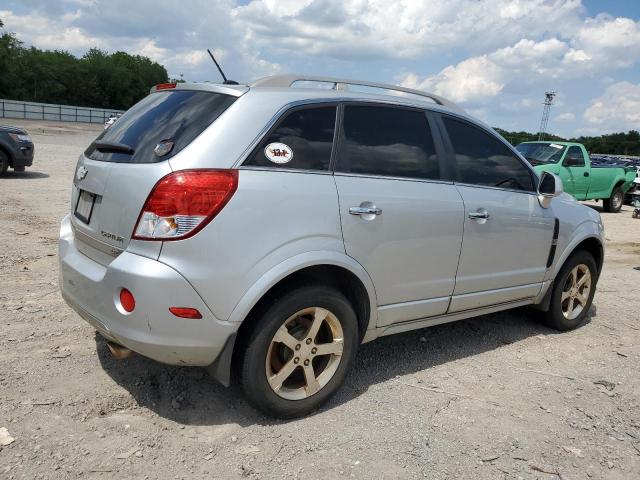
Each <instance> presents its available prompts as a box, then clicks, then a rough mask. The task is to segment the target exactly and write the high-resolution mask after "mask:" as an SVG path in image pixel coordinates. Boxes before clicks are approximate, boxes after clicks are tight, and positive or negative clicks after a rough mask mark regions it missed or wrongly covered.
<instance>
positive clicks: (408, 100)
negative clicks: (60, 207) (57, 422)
mask: <svg viewBox="0 0 640 480" xmlns="http://www.w3.org/2000/svg"><path fill="white" fill-rule="evenodd" d="M327 86H329V87H330V88H326V87H327ZM603 243H604V242H603V226H602V222H601V219H600V216H599V214H598V213H597V212H595V211H594V210H592V209H591V208H588V207H586V206H583V205H580V204H578V203H577V202H576V201H575V200H574V199H573V198H572V197H571V196H569V195H567V194H563V193H562V183H561V181H560V180H559V178H557V177H555V176H553V175H551V174H543V175H542V176H541V177H540V178H539V177H538V176H537V175H536V174H535V173H534V171H533V170H532V168H531V166H530V165H529V164H528V163H527V162H526V161H525V160H524V159H523V158H522V157H521V156H520V155H519V154H518V152H517V151H516V150H515V149H513V148H512V147H511V145H509V144H508V143H507V142H506V141H505V140H504V139H503V138H501V137H500V136H499V135H497V134H496V133H495V132H494V131H493V130H492V129H491V128H489V127H487V126H485V125H483V124H481V123H480V122H478V121H477V120H474V119H473V118H471V117H469V116H468V115H466V114H465V113H464V111H462V110H461V109H460V108H458V107H457V106H456V105H454V104H452V103H450V102H448V101H446V100H444V99H442V98H440V97H437V96H435V95H431V94H428V93H425V92H421V91H415V90H409V89H404V88H401V87H395V86H390V85H381V84H373V83H367V82H357V81H349V80H340V79H328V78H319V77H298V76H277V77H269V78H265V79H262V80H259V81H258V82H256V83H254V84H252V85H249V86H245V85H237V86H235V85H234V86H230V85H217V84H208V83H204V84H178V85H176V84H163V85H158V86H156V87H154V88H153V89H152V91H151V94H150V95H149V96H148V97H146V98H144V99H143V100H142V101H140V102H139V103H138V104H136V105H135V106H133V107H132V108H131V109H130V110H129V111H127V112H126V113H125V114H124V115H123V116H122V117H121V118H120V119H119V120H118V121H117V122H116V123H114V124H113V125H112V126H111V127H110V128H109V129H107V130H105V131H104V132H103V133H101V134H100V136H99V137H98V138H97V139H96V140H95V141H94V142H93V143H92V144H91V145H90V146H89V148H88V149H87V150H86V151H85V152H84V154H83V155H81V156H80V158H79V160H78V165H77V168H76V171H75V177H74V181H73V193H72V198H71V211H70V213H69V215H67V216H66V217H65V219H64V220H63V221H62V226H61V230H60V250H59V258H60V273H61V277H60V278H61V280H60V288H61V291H62V295H63V297H64V298H65V300H66V301H67V302H68V303H69V305H70V306H71V307H72V308H74V309H75V310H76V311H77V312H78V314H79V315H80V316H81V317H82V318H84V319H85V320H86V321H87V322H89V323H90V324H91V325H92V326H93V327H94V328H95V329H96V330H98V332H100V333H101V334H102V335H103V336H104V337H106V339H107V340H108V341H109V342H111V343H110V346H111V348H112V350H113V351H116V352H117V353H118V354H121V355H122V354H128V353H130V352H131V351H135V352H138V353H140V354H142V355H144V356H147V357H150V358H152V359H155V360H158V361H160V362H165V363H169V364H175V365H198V366H206V367H207V368H208V369H209V371H210V372H211V373H212V374H213V375H214V376H215V377H216V378H217V379H218V380H219V381H221V382H222V383H223V384H225V385H228V384H229V383H230V381H231V380H232V379H234V378H237V379H238V380H239V381H240V382H241V384H242V387H243V389H244V392H245V394H246V396H247V398H248V399H249V401H250V402H251V403H252V404H253V405H254V406H256V407H257V408H259V409H260V410H262V411H263V412H266V413H267V414H269V415H273V416H278V417H294V416H299V415H302V414H305V413H307V412H310V411H312V410H313V409H315V408H317V407H318V406H319V405H320V404H321V403H322V402H324V401H325V400H327V398H328V397H329V396H330V395H332V394H333V393H334V392H335V391H336V390H337V389H338V388H339V386H340V384H341V383H342V382H343V381H344V379H345V376H346V375H347V372H348V370H349V367H350V365H351V363H352V362H353V359H354V357H355V355H356V351H357V349H358V345H360V344H361V343H363V342H368V341H370V340H373V339H375V338H377V337H379V336H382V335H390V334H393V333H398V332H404V331H407V330H415V329H419V328H424V327H428V326H431V325H436V324H440V323H445V322H451V321H455V320H460V319H464V318H469V317H473V316H477V315H482V314H487V313H491V312H496V311H499V310H505V309H509V308H514V307H520V306H523V305H534V306H537V308H538V309H539V310H541V311H542V312H543V313H541V314H540V316H541V317H543V318H544V319H545V320H546V321H547V322H548V323H549V325H551V326H553V327H555V328H557V329H560V330H569V329H572V328H575V327H577V326H578V325H579V324H580V323H581V322H582V321H583V319H584V318H585V315H587V312H588V310H589V307H590V305H591V302H592V299H593V295H594V293H595V287H596V282H597V279H598V275H599V273H600V270H601V267H602V261H603ZM232 372H234V374H233V375H232Z"/></svg>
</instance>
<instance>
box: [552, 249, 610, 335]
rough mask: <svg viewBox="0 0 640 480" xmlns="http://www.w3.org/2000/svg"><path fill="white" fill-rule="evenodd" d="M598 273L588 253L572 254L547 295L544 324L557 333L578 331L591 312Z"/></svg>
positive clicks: (578, 252) (591, 256) (582, 251)
mask: <svg viewBox="0 0 640 480" xmlns="http://www.w3.org/2000/svg"><path fill="white" fill-rule="evenodd" d="M597 278H598V270H597V266H596V262H595V260H594V258H593V255H591V254H590V253H589V252H587V251H584V250H580V251H577V252H575V253H574V254H573V255H571V257H569V259H568V260H567V261H566V262H565V264H564V265H563V266H562V268H561V269H560V272H559V273H558V276H557V277H556V280H555V282H554V283H553V292H552V294H551V304H550V306H549V311H548V312H546V314H545V320H546V323H547V324H548V325H549V326H550V327H552V328H555V329H557V330H562V331H567V330H573V329H574V328H576V327H578V326H579V325H580V324H581V323H582V322H583V320H584V318H585V317H586V316H587V312H588V311H589V309H590V308H591V303H592V302H593V295H594V294H595V291H596V281H597Z"/></svg>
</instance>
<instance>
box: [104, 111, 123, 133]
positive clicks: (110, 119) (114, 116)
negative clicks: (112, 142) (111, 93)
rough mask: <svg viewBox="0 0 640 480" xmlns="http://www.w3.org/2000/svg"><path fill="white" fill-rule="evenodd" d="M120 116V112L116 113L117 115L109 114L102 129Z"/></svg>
mask: <svg viewBox="0 0 640 480" xmlns="http://www.w3.org/2000/svg"><path fill="white" fill-rule="evenodd" d="M121 116H122V114H121V113H118V114H117V115H111V116H109V118H107V121H106V122H104V129H105V130H106V129H107V128H109V127H110V126H111V125H113V124H114V123H116V121H117V120H118V119H119V118H120V117H121Z"/></svg>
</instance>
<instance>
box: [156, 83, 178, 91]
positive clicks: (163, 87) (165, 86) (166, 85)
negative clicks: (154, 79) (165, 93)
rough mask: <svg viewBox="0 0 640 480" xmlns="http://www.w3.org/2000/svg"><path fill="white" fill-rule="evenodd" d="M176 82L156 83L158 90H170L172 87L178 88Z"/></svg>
mask: <svg viewBox="0 0 640 480" xmlns="http://www.w3.org/2000/svg"><path fill="white" fill-rule="evenodd" d="M176 85H177V84H176V83H159V84H158V85H156V90H168V89H170V88H176Z"/></svg>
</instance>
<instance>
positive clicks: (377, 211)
mask: <svg viewBox="0 0 640 480" xmlns="http://www.w3.org/2000/svg"><path fill="white" fill-rule="evenodd" d="M349 213H350V214H351V215H382V209H381V208H378V207H351V208H349Z"/></svg>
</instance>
